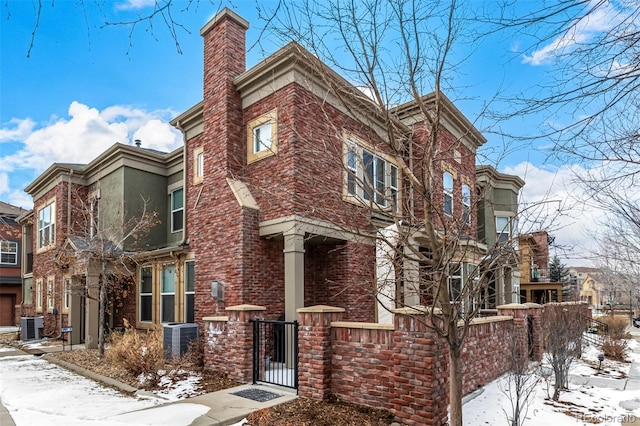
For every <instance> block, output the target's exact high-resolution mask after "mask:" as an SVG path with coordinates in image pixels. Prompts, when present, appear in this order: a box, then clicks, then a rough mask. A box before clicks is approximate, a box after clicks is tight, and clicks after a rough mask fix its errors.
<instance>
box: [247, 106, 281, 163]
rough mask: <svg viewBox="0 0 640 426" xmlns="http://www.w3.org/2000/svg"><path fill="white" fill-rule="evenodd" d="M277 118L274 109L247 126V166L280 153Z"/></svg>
mask: <svg viewBox="0 0 640 426" xmlns="http://www.w3.org/2000/svg"><path fill="white" fill-rule="evenodd" d="M277 117H278V114H277V110H275V109H274V110H272V111H269V112H268V113H266V114H263V115H261V116H260V117H258V118H256V119H255V120H251V121H250V122H249V124H248V125H247V164H250V163H253V162H254V161H258V160H260V159H262V158H265V157H269V156H271V155H275V154H276V153H277V152H278V143H277V142H278V126H277Z"/></svg>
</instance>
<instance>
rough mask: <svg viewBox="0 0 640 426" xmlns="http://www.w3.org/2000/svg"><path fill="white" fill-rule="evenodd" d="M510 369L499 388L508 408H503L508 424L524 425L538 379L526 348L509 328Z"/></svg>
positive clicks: (512, 425) (511, 425) (510, 425)
mask: <svg viewBox="0 0 640 426" xmlns="http://www.w3.org/2000/svg"><path fill="white" fill-rule="evenodd" d="M510 337H511V339H510V340H511V369H510V370H509V371H508V372H507V374H506V376H505V378H504V382H503V384H502V385H501V386H500V390H501V391H502V393H503V394H504V395H505V396H506V397H507V399H508V400H509V404H510V407H509V408H510V410H509V411H507V410H505V415H506V417H507V421H508V423H509V426H522V425H524V423H525V421H526V418H527V413H528V411H529V407H530V405H531V402H532V400H533V397H534V396H535V393H536V388H537V385H538V381H539V376H538V373H537V369H536V366H535V365H533V364H531V363H530V361H529V357H528V348H527V347H526V345H525V344H524V342H523V341H522V339H519V338H518V337H519V336H517V335H514V330H513V329H512V330H511V336H510Z"/></svg>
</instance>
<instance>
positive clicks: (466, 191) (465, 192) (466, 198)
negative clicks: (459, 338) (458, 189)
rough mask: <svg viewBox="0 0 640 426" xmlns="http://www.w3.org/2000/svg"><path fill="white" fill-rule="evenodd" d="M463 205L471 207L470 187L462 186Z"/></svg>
mask: <svg viewBox="0 0 640 426" xmlns="http://www.w3.org/2000/svg"><path fill="white" fill-rule="evenodd" d="M462 203H463V204H464V205H465V206H469V205H471V187H470V186H469V185H465V184H463V185H462Z"/></svg>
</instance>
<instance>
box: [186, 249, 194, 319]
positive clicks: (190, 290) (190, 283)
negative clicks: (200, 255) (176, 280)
mask: <svg viewBox="0 0 640 426" xmlns="http://www.w3.org/2000/svg"><path fill="white" fill-rule="evenodd" d="M195 278H196V275H195V262H194V261H193V260H188V261H186V262H185V263H184V322H190V323H192V322H195V316H194V313H195V311H194V307H195V304H194V303H195V295H196V292H195Z"/></svg>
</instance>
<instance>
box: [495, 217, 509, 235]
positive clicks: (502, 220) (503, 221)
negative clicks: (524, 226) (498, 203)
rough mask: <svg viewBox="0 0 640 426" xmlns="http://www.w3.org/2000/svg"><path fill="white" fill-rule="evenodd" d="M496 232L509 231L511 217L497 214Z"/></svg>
mask: <svg viewBox="0 0 640 426" xmlns="http://www.w3.org/2000/svg"><path fill="white" fill-rule="evenodd" d="M496 232H498V233H501V232H506V233H509V218H508V217H502V216H497V217H496Z"/></svg>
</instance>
